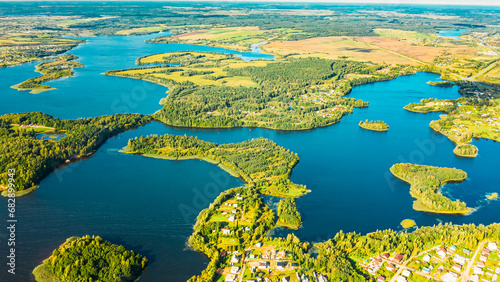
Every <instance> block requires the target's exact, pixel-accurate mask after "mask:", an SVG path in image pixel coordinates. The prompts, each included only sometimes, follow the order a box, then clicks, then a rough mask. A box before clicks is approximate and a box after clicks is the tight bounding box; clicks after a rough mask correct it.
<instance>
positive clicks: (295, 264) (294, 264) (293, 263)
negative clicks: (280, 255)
mask: <svg viewBox="0 0 500 282" xmlns="http://www.w3.org/2000/svg"><path fill="white" fill-rule="evenodd" d="M290 266H291V267H299V264H298V263H296V262H292V263H290Z"/></svg>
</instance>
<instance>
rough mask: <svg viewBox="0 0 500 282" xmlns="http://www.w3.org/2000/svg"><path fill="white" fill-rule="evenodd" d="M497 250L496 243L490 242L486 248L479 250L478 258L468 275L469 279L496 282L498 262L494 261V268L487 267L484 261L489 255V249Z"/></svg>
mask: <svg viewBox="0 0 500 282" xmlns="http://www.w3.org/2000/svg"><path fill="white" fill-rule="evenodd" d="M496 250H498V246H497V244H496V243H493V242H490V243H488V246H487V247H486V248H483V249H482V250H481V254H480V256H479V260H478V261H477V262H476V263H475V265H474V267H473V274H472V275H471V276H470V281H473V282H478V281H484V282H496V281H498V275H500V262H496V263H495V267H496V268H495V269H493V268H490V267H487V266H486V263H487V262H488V259H489V257H490V253H491V251H496Z"/></svg>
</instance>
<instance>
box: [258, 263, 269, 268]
mask: <svg viewBox="0 0 500 282" xmlns="http://www.w3.org/2000/svg"><path fill="white" fill-rule="evenodd" d="M269 266H270V263H269V261H259V268H260V269H266V268H269Z"/></svg>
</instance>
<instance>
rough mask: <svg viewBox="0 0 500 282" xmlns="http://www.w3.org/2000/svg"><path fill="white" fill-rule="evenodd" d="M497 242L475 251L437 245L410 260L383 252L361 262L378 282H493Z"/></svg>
mask: <svg viewBox="0 0 500 282" xmlns="http://www.w3.org/2000/svg"><path fill="white" fill-rule="evenodd" d="M498 244H499V243H498V242H482V243H480V244H478V245H477V247H476V249H475V250H469V249H466V248H463V247H460V246H456V245H449V246H445V245H438V246H432V247H431V248H429V249H427V250H424V251H421V252H419V253H418V254H416V255H413V256H411V257H409V258H407V257H405V256H404V255H403V254H400V253H393V254H390V253H384V254H381V255H379V256H377V257H371V258H369V259H367V260H366V261H365V262H363V263H360V265H361V266H362V267H363V269H364V270H366V271H367V272H368V273H369V274H370V275H371V276H372V279H373V281H377V282H384V281H390V282H395V281H397V282H406V281H411V282H419V281H445V282H466V281H472V282H479V281H484V282H496V281H498V275H500V257H499V250H498Z"/></svg>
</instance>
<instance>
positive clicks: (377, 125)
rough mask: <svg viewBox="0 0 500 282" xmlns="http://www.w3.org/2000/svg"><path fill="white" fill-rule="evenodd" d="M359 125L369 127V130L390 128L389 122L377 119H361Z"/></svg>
mask: <svg viewBox="0 0 500 282" xmlns="http://www.w3.org/2000/svg"><path fill="white" fill-rule="evenodd" d="M359 126H360V127H362V128H364V129H368V130H374V131H387V130H389V125H387V123H385V122H383V121H381V120H377V121H368V120H365V121H360V122H359Z"/></svg>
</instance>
